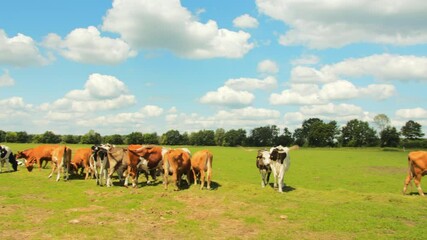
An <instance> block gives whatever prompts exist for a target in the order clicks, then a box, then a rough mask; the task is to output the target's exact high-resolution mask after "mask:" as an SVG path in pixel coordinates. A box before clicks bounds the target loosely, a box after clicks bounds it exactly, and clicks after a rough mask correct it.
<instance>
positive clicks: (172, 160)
mask: <svg viewBox="0 0 427 240" xmlns="http://www.w3.org/2000/svg"><path fill="white" fill-rule="evenodd" d="M190 158H191V156H190V153H189V152H188V151H186V150H184V149H172V150H169V151H167V152H166V154H165V156H164V159H163V169H164V175H163V179H164V184H165V189H167V188H168V176H169V174H170V173H171V174H172V180H173V182H174V185H175V189H174V190H180V188H181V177H182V175H183V174H186V175H187V183H188V185H190V181H191V180H190V169H191V159H190Z"/></svg>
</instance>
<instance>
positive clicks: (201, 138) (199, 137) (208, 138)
mask: <svg viewBox="0 0 427 240" xmlns="http://www.w3.org/2000/svg"><path fill="white" fill-rule="evenodd" d="M190 143H191V144H192V145H197V146H215V132H214V131H213V130H200V131H198V132H193V133H191V134H190Z"/></svg>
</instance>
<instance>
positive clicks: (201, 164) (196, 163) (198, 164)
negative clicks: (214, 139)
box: [191, 150, 213, 171]
mask: <svg viewBox="0 0 427 240" xmlns="http://www.w3.org/2000/svg"><path fill="white" fill-rule="evenodd" d="M212 160H213V157H212V153H211V152H210V151H208V150H201V151H198V152H196V153H195V154H194V155H193V157H191V167H193V168H195V169H197V170H201V171H207V170H208V164H210V165H212ZM208 161H210V162H209V163H208Z"/></svg>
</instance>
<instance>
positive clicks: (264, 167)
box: [256, 150, 271, 187]
mask: <svg viewBox="0 0 427 240" xmlns="http://www.w3.org/2000/svg"><path fill="white" fill-rule="evenodd" d="M256 167H257V168H258V170H259V173H260V174H261V187H265V186H266V185H268V182H269V180H270V174H271V167H270V153H269V152H268V151H267V150H258V154H257V157H256Z"/></svg>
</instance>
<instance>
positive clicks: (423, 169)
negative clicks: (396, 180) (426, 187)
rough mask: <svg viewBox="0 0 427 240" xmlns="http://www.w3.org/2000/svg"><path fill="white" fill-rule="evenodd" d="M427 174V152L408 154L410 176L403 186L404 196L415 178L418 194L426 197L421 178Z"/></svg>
mask: <svg viewBox="0 0 427 240" xmlns="http://www.w3.org/2000/svg"><path fill="white" fill-rule="evenodd" d="M426 174H427V152H425V151H417V152H410V153H409V154H408V176H407V177H406V179H405V184H404V186H403V194H405V193H406V188H407V187H408V184H409V183H410V182H411V180H412V179H413V178H415V180H414V182H415V186H416V187H417V189H418V193H419V194H420V195H421V196H424V192H423V190H422V189H421V177H422V176H424V175H426Z"/></svg>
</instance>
